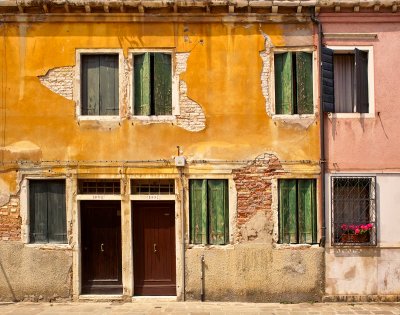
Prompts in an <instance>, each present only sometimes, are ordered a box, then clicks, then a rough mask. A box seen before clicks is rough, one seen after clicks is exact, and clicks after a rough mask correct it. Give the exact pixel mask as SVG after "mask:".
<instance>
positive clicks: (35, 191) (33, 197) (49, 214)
mask: <svg viewBox="0 0 400 315" xmlns="http://www.w3.org/2000/svg"><path fill="white" fill-rule="evenodd" d="M65 209H66V208H65V181H64V180H31V181H29V213H30V242H31V243H66V242H67V234H66V229H67V223H66V218H65V216H66V213H65Z"/></svg>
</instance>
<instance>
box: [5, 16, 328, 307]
mask: <svg viewBox="0 0 400 315" xmlns="http://www.w3.org/2000/svg"><path fill="white" fill-rule="evenodd" d="M0 28H1V31H2V34H3V35H4V36H3V37H1V38H0V41H1V43H0V51H1V53H2V56H4V58H3V60H2V62H1V63H0V66H1V69H0V70H1V71H0V73H1V84H2V94H1V95H2V99H1V104H2V107H1V110H2V111H1V114H2V115H1V116H0V119H1V121H0V122H1V128H0V131H1V140H0V141H2V142H1V143H0V147H1V149H2V150H1V154H2V155H1V157H2V162H3V163H4V164H3V169H4V172H3V173H1V174H0V185H1V186H0V187H1V193H2V195H0V197H1V200H4V201H2V205H3V207H4V210H2V211H3V212H4V214H5V215H4V217H5V216H6V214H7V215H13V216H16V218H17V219H18V217H19V216H20V209H16V211H14V212H11V210H10V209H8V208H9V207H10V202H9V201H8V200H7V199H10V198H11V199H12V198H18V197H19V189H20V181H21V178H22V177H24V176H25V175H26V174H31V175H35V174H36V175H38V176H41V177H42V176H44V174H45V173H46V172H47V169H46V168H42V169H41V170H40V171H39V169H38V168H36V167H37V166H40V165H46V167H47V165H50V166H48V167H49V170H48V171H49V174H50V176H61V177H62V176H65V173H66V172H67V171H68V172H69V171H71V170H72V171H73V172H74V171H77V172H78V170H74V168H77V166H76V165H77V162H76V161H80V163H83V164H85V163H86V164H89V165H90V164H91V163H93V164H92V165H91V167H87V168H81V169H79V172H78V173H79V174H84V176H85V177H86V178H89V177H90V176H91V175H92V176H93V177H102V178H107V176H108V175H110V176H117V175H119V171H120V168H119V167H120V165H122V164H123V162H124V161H127V160H130V161H134V160H135V161H139V160H158V159H165V160H170V159H171V158H172V157H173V156H175V155H176V154H177V148H176V146H177V145H179V146H181V151H182V152H183V155H185V156H186V157H187V158H188V160H189V164H188V167H187V168H186V175H187V176H190V175H191V174H197V175H199V174H200V175H202V176H207V174H212V173H213V172H214V173H220V174H221V173H223V174H225V175H226V176H232V178H233V177H235V180H236V181H238V182H239V181H242V186H243V187H244V188H245V189H251V187H252V185H253V184H254V183H255V182H256V181H257V177H259V180H267V182H266V183H265V186H263V187H262V188H260V189H259V191H258V192H257V198H258V199H257V198H255V200H254V204H252V201H251V200H252V199H251V198H250V199H249V201H248V207H249V209H251V210H249V211H247V210H246V209H245V208H246V204H245V203H243V202H242V205H241V206H240V209H230V211H231V212H232V213H233V214H235V213H238V212H239V211H240V212H241V213H242V214H243V215H242V220H241V221H240V224H239V220H237V219H238V218H237V217H235V218H233V220H234V221H233V222H234V223H233V225H234V226H233V227H232V230H233V231H238V230H239V225H241V224H243V228H242V229H241V230H240V233H241V234H239V232H238V234H237V235H233V236H232V238H231V242H232V243H238V244H239V245H240V246H239V248H236V245H227V246H225V247H224V246H222V247H215V248H213V247H210V248H208V249H207V250H205V249H204V248H201V247H200V248H196V247H194V248H191V249H188V250H187V251H186V256H187V263H186V274H187V282H186V284H187V292H188V297H189V298H192V299H197V298H198V294H199V286H198V284H199V283H198V281H199V278H198V275H197V268H198V258H199V255H200V253H202V252H203V251H205V252H207V253H206V255H208V256H207V260H206V263H207V264H208V265H207V266H208V270H207V272H208V273H207V275H206V277H207V278H206V281H207V294H208V296H207V298H208V299H214V300H215V299H226V297H224V296H221V294H220V293H218V292H220V290H222V288H225V290H230V292H232V294H231V297H232V299H237V300H253V301H262V300H264V301H267V300H268V301H273V300H282V301H299V300H318V299H319V298H320V297H321V295H322V291H323V279H324V277H323V272H322V271H321V270H322V269H323V268H322V265H321V263H322V261H323V255H322V251H321V249H318V248H316V246H313V247H312V248H310V246H305V247H297V248H296V247H293V248H292V247H290V246H288V247H283V248H278V249H277V248H275V247H274V243H276V232H274V231H275V230H276V229H277V227H276V226H277V219H276V218H277V214H276V208H275V210H274V211H275V214H274V218H275V219H274V218H273V215H272V209H271V202H272V201H271V199H272V197H271V194H272V191H271V188H270V187H271V180H272V179H273V178H275V180H276V178H277V176H280V175H282V174H285V175H286V176H291V177H296V176H303V177H304V176H308V177H310V176H311V177H313V178H316V177H317V176H318V174H319V165H318V162H319V122H318V112H316V113H315V117H311V120H310V117H308V118H307V123H300V122H301V120H302V118H297V120H294V121H293V122H290V119H288V118H286V120H285V121H283V120H277V119H275V118H274V119H273V118H272V117H271V116H270V115H269V114H268V113H267V110H266V108H268V107H269V108H271V106H272V105H271V104H266V103H267V102H271V99H266V98H265V97H264V94H263V90H262V82H261V74H262V72H263V71H265V69H263V60H262V58H261V56H260V52H262V51H264V50H265V49H266V46H268V47H269V48H272V49H273V48H274V47H280V48H283V49H284V48H286V47H297V48H299V47H307V48H308V49H310V48H311V49H312V48H313V47H314V44H315V42H316V41H315V40H314V37H313V32H314V30H313V26H312V24H311V23H309V24H287V25H283V24H282V25H280V24H279V25H278V24H258V23H249V24H230V23H226V24H206V23H204V24H203V23H198V24H173V23H160V24H154V23H153V24H150V23H142V24H135V23H101V22H99V23H86V24H85V23H81V22H79V21H77V22H75V23H64V24H63V23H47V24H46V23H43V24H41V23H32V24H24V23H20V24H3V25H2V26H1V27H0ZM101 48H103V49H123V52H124V57H125V58H127V57H128V50H129V49H135V48H149V49H151V48H153V49H156V48H169V49H174V50H175V52H177V53H189V57H188V60H187V67H186V71H185V72H183V73H181V74H180V80H182V81H184V82H185V84H186V86H187V96H188V97H189V99H191V100H193V101H194V102H196V104H198V105H199V106H201V108H202V111H203V113H204V115H205V128H204V129H202V130H201V131H196V132H193V131H188V130H185V129H183V128H181V127H179V126H176V125H173V124H171V123H157V124H142V123H140V122H138V121H137V120H134V119H131V117H130V114H129V111H128V104H129V100H128V99H127V97H126V96H125V95H124V96H122V97H123V99H122V100H121V102H120V103H121V105H122V109H121V110H120V113H121V119H120V121H100V120H94V121H83V120H79V119H78V118H77V117H76V108H75V102H74V101H72V100H68V99H67V98H64V97H63V96H60V95H58V94H56V93H54V92H52V91H51V90H50V89H48V88H47V87H46V86H44V85H43V84H42V83H41V82H40V79H39V77H41V76H44V75H46V73H48V71H49V70H51V69H56V68H62V67H74V66H76V64H75V58H76V49H101ZM314 56H316V54H314ZM270 57H271V55H270ZM264 58H265V56H264ZM270 63H272V59H271V61H270ZM270 77H271V78H272V77H273V74H271V75H270ZM264 88H265V82H264ZM268 88H269V89H271V82H269V87H268ZM76 92H77V91H74V93H76ZM264 92H265V91H264ZM271 94H273V90H270V91H269V95H271ZM315 99H317V98H315ZM266 105H267V106H266ZM314 106H315V108H317V105H316V104H314ZM267 153H268V154H272V155H273V157H274V163H276V165H279V169H280V167H282V169H281V170H280V173H279V174H278V173H276V174H275V173H274V172H273V171H274V170H275V169H274V170H273V171H271V172H270V171H269V170H268V169H266V170H264V169H262V168H263V167H265V165H264V164H262V163H261V164H260V165H259V167H260V170H256V169H254V170H252V168H249V169H248V170H247V169H244V171H246V172H247V173H245V174H241V170H238V171H236V172H234V171H233V169H234V168H235V167H233V166H232V165H234V163H235V162H234V161H237V160H242V162H241V163H242V164H240V165H242V166H243V165H244V164H246V163H247V162H246V161H249V162H251V161H252V160H254V159H255V158H257V157H260V156H263V155H265V154H267ZM275 159H276V160H275ZM16 160H20V161H21V160H27V161H28V162H29V161H30V162H34V164H32V165H28V167H27V166H26V165H27V164H24V165H22V168H23V172H22V173H23V174H24V175H21V172H20V171H21V169H20V166H19V165H18V164H16V163H15V161H16ZM192 160H204V161H205V162H204V163H203V164H202V165H201V167H197V168H196V166H193V165H191V161H192ZM208 160H214V161H215V160H220V161H222V162H224V161H226V163H227V165H222V164H218V166H215V164H213V163H208ZM243 160H244V162H243ZM44 161H48V162H44ZM57 161H61V162H60V164H61V165H63V166H61V167H58V168H54V167H52V166H51V165H54V164H56V165H57V164H58V163H59V162H57ZM94 161H97V162H94ZM108 161H114V162H113V163H112V165H114V166H115V168H111V167H107V166H106V167H104V168H101V167H96V163H98V162H100V164H101V165H102V167H103V166H104V165H106V164H107V163H108ZM115 161H117V162H115ZM65 162H70V164H69V166H68V167H64V166H65V164H64V163H65ZM118 162H120V163H121V164H119V163H118ZM171 162H172V161H171ZM309 162H310V163H309ZM243 163H244V164H243ZM136 165H137V167H138V168H136V171H137V170H139V172H140V173H141V174H147V175H148V177H154V176H156V177H157V176H159V175H160V174H166V173H175V174H176V173H177V171H176V169H174V168H173V167H171V166H169V167H167V168H161V167H160V168H158V167H157V166H156V165H155V166H152V167H150V168H149V167H146V168H142V169H141V168H140V164H136ZM255 165H258V164H257V163H256V164H255ZM280 165H282V166H280ZM271 167H272V166H271ZM221 170H222V171H221ZM136 171H134V172H136ZM292 171H293V172H294V173H293V174H292ZM132 172H133V168H132V169H131V170H129V171H128V174H129V175H135V174H137V173H134V174H133V173H132ZM233 172H234V175H233V174H232V173H233ZM269 172H270V173H269ZM250 173H251V174H250ZM253 173H254V175H252V174H253ZM79 174H78V177H79ZM263 176H264V177H265V176H267V177H266V178H264V177H263ZM243 181H244V182H243ZM243 183H244V184H243ZM240 189H241V188H240V187H239V188H238V193H239V194H240ZM262 189H265V200H264V199H262V198H263V196H262ZM245 193H246V192H245ZM274 194H275V195H276V182H275V191H274ZM233 198H237V196H234V197H233ZM260 198H261V199H260ZM273 198H276V196H275V197H273ZM235 204H236V202H235ZM74 207H75V206H74ZM263 207H265V209H263ZM275 207H276V205H275ZM185 211H188V210H187V209H186V210H185ZM186 213H187V212H186ZM255 216H257V218H259V219H260V220H259V222H267V223H266V224H265V225H257V224H254V222H255V220H254V218H255ZM252 219H253V221H251V220H252ZM1 220H2V219H1V217H0V224H1V222H2V221H1ZM257 221H258V219H257ZM247 222H248V224H247ZM19 224H20V223H19V221H16V223H15V227H17V229H18V228H20V226H19ZM71 224H77V223H76V222H72V223H71ZM236 225H238V226H236ZM266 227H267V228H266ZM76 229H77V227H76ZM18 233H19V234H18ZM273 233H275V234H274V235H272V234H273ZM250 234H251V235H250ZM1 237H2V242H7V241H8V240H9V239H10V237H9V236H5V234H3V235H1ZM7 237H8V238H7ZM11 238H12V239H13V240H15V241H17V243H18V244H20V243H19V242H18V241H21V239H20V231H17V232H16V234H15V236H12V237H11ZM254 238H256V240H254ZM69 242H70V245H71V244H72V247H73V246H75V245H76V244H77V242H78V240H76V239H73V238H72V236H71V235H69ZM252 242H254V243H257V245H254V244H251V243H252ZM20 246H21V247H23V248H25V247H26V246H28V245H22V244H21V245H20ZM24 246H25V247H24ZM232 246H233V247H232ZM257 246H258V247H257ZM231 247H232V248H234V249H232V248H231ZM247 249H248V253H247ZM23 250H28V249H23ZM29 251H33V252H34V251H39V252H40V249H37V248H32V249H31V248H29ZM37 254H39V253H37ZM63 255H65V256H68V255H69V252H68V251H66V252H65V253H64V254H63ZM293 255H294V256H295V258H296V259H293V257H294V256H293ZM261 257H266V261H265V262H264V259H261ZM253 258H254V259H256V258H257V261H258V262H259V264H258V265H257V266H254V264H253ZM38 259H39V260H41V258H38ZM46 259H47V258H46ZM64 261H65V263H66V265H68V266H70V263H71V262H70V261H69V258H66V259H65V260H64ZM227 262H228V264H229V269H227V271H226V273H225V274H221V273H220V272H219V270H220V268H222V267H223V266H224V264H225V263H227ZM9 265H10V263H9ZM285 266H286V267H285ZM44 268H48V269H51V268H52V267H51V266H47V265H44ZM50 271H51V272H49V273H48V274H49V276H51V275H52V274H53V273H55V272H57V271H56V270H53V269H51V270H50ZM8 272H11V269H9V270H7V273H8ZM60 274H63V273H60ZM216 275H220V277H216ZM243 275H247V276H245V278H243ZM292 276H293V277H292ZM232 277H237V278H238V279H237V281H238V283H233V282H232ZM247 277H248V278H247ZM246 279H247V280H246ZM256 279H257V281H255V280H256ZM282 279H284V280H283V281H284V285H282V282H281V281H282ZM293 279H296V280H293ZM243 280H245V281H243ZM41 281H43V282H44V283H45V282H46V279H45V277H44V278H43V279H41ZM270 281H272V282H270ZM254 283H257V286H259V288H257V286H256V285H254ZM271 283H272V285H271ZM18 285H19V284H18ZM18 285H17V287H18ZM2 290H4V289H2ZM24 290H25V289H24ZM24 290H22V289H21V293H18V294H20V295H19V296H21V295H23V292H25V291H24ZM33 291H34V290H32V292H33ZM42 291H43V292H45V294H46V297H47V294H48V293H49V294H50V292H48V293H47V291H46V290H45V289H43V290H42ZM40 292H41V291H40V290H38V291H35V292H33V293H32V294H40ZM65 292H66V291H60V293H57V294H58V295H60V296H65V294H66V293H65ZM68 294H70V292H69V293H68ZM0 295H2V293H1V292H0ZM70 295H71V294H70Z"/></svg>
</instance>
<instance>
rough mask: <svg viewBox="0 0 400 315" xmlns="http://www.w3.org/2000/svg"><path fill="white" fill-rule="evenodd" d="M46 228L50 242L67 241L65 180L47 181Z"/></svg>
mask: <svg viewBox="0 0 400 315" xmlns="http://www.w3.org/2000/svg"><path fill="white" fill-rule="evenodd" d="M47 189H48V197H47V205H48V207H47V229H48V240H49V242H50V243H66V242H67V233H66V228H67V222H66V207H65V181H63V180H61V181H48V188H47Z"/></svg>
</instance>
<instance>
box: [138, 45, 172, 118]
mask: <svg viewBox="0 0 400 315" xmlns="http://www.w3.org/2000/svg"><path fill="white" fill-rule="evenodd" d="M133 63H134V114H135V115H138V116H150V115H172V67H171V54H168V53H158V52H146V53H142V54H134V55H133Z"/></svg>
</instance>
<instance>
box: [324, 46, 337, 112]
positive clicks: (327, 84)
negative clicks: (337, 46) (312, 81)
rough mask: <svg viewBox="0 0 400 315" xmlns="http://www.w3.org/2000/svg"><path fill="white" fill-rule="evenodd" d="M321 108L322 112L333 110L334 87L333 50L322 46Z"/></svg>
mask: <svg viewBox="0 0 400 315" xmlns="http://www.w3.org/2000/svg"><path fill="white" fill-rule="evenodd" d="M321 62H322V69H321V71H322V76H321V80H322V82H321V84H322V109H323V111H324V112H329V113H333V112H335V89H334V77H333V50H332V49H329V48H326V47H322V51H321Z"/></svg>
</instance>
